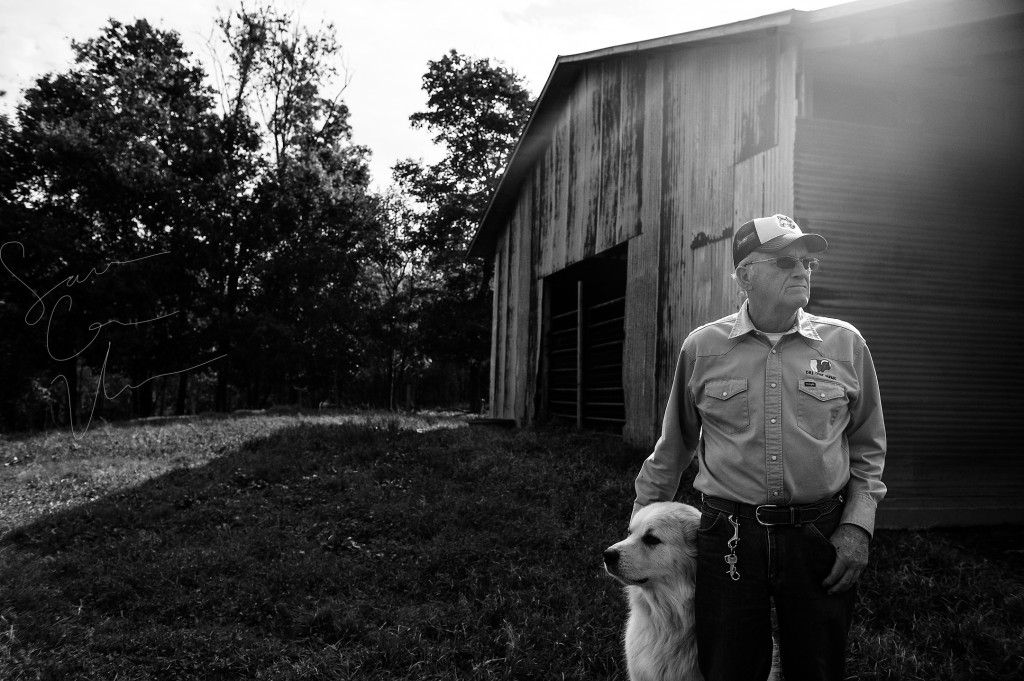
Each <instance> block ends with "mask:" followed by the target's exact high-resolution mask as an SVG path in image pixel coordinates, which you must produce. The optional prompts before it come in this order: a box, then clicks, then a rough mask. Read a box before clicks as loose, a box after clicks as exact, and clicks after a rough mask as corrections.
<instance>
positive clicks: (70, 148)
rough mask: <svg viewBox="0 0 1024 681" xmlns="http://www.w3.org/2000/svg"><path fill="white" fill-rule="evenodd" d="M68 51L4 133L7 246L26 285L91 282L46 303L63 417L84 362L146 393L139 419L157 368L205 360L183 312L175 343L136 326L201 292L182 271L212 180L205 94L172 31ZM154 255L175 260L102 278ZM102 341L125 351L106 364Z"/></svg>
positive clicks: (119, 27) (139, 395) (137, 29)
mask: <svg viewBox="0 0 1024 681" xmlns="http://www.w3.org/2000/svg"><path fill="white" fill-rule="evenodd" d="M73 49H74V51H75V66H74V67H73V68H71V69H70V70H68V71H67V72H65V73H61V74H56V75H54V74H51V75H47V76H44V77H42V78H40V79H39V80H38V81H37V83H36V85H35V87H33V88H30V89H29V90H28V91H27V92H26V93H25V104H24V105H23V106H22V107H21V108H20V109H19V111H18V115H17V127H16V128H15V129H13V130H12V131H11V132H10V135H11V148H12V149H13V153H12V154H11V155H10V156H9V157H8V158H7V159H6V163H5V165H6V167H7V170H8V173H10V174H9V176H8V177H9V178H11V180H10V183H9V185H8V187H7V197H8V200H7V201H6V205H5V211H4V212H5V216H4V217H5V218H6V219H5V221H4V222H5V225H4V227H5V234H4V239H3V241H5V242H11V243H12V244H14V243H16V244H18V245H19V246H20V249H19V250H20V251H21V253H17V254H15V255H16V257H17V259H18V267H19V271H20V272H21V273H22V274H23V275H24V276H23V277H22V279H23V280H24V281H30V282H34V284H35V285H42V284H43V283H44V282H51V283H52V282H53V281H60V279H61V278H62V277H67V276H68V275H72V276H76V277H81V278H83V279H84V280H85V281H81V282H76V289H75V294H76V295H75V296H74V297H73V298H68V300H67V302H66V306H67V309H63V308H61V307H60V304H59V302H58V301H55V300H50V301H48V302H49V307H48V310H49V315H50V317H51V321H52V322H53V323H55V324H56V327H55V329H53V328H51V333H50V334H48V338H49V339H50V340H54V339H57V345H58V347H56V348H54V347H49V346H48V347H47V354H48V355H49V358H50V360H51V363H52V361H57V363H58V364H59V365H61V366H60V367H59V368H58V369H59V371H60V373H61V375H62V376H64V377H65V379H66V381H67V390H68V393H69V395H68V402H69V404H70V411H71V414H70V415H69V416H70V417H71V418H74V416H75V411H76V410H77V406H78V399H77V394H78V384H77V379H78V375H79V372H80V370H81V369H82V365H83V364H86V365H90V366H92V367H96V368H98V367H100V366H101V365H104V366H105V367H106V371H107V373H108V376H110V375H113V374H114V373H118V374H121V375H123V376H124V378H125V381H126V382H128V383H130V384H132V385H137V386H139V388H138V389H137V390H135V391H133V395H134V396H135V398H136V411H137V413H141V414H143V415H145V414H147V413H149V411H150V410H151V408H152V400H151V399H150V396H151V388H152V386H151V385H150V384H148V383H147V381H148V380H149V379H150V378H151V376H152V375H153V374H154V372H156V371H158V370H160V369H161V368H169V367H178V366H181V362H183V361H190V362H192V363H194V362H195V357H194V355H197V354H198V355H201V354H203V349H202V348H201V347H200V346H199V342H198V340H197V335H196V333H195V332H194V325H192V324H188V323H186V322H185V321H184V318H182V319H179V320H173V321H171V322H168V323H169V324H171V325H172V328H173V329H175V330H176V331H177V332H178V334H179V335H178V336H177V337H176V338H175V339H174V342H167V340H166V339H167V338H168V336H169V335H173V332H172V333H170V334H169V333H168V330H167V328H166V327H165V328H162V329H160V331H157V329H156V328H155V327H154V326H151V325H148V324H144V323H141V322H143V321H144V320H148V319H152V318H158V317H161V316H162V315H166V314H171V313H172V312H174V311H175V310H177V309H179V307H180V305H181V304H182V303H183V302H185V301H191V300H192V299H193V298H194V295H195V293H196V291H197V290H198V288H199V286H200V281H199V279H198V277H197V276H196V270H195V269H194V268H192V267H189V266H188V263H190V262H191V260H192V259H191V255H192V254H193V253H194V250H195V249H194V245H195V242H196V233H195V225H196V224H197V222H199V221H198V220H197V211H198V210H199V207H200V206H201V205H202V204H203V203H204V200H205V199H204V195H205V193H206V191H207V190H206V189H205V188H206V187H207V186H208V184H209V180H210V178H211V177H212V174H211V172H210V163H209V162H208V160H209V153H208V152H207V149H208V148H209V147H210V144H209V140H210V137H211V134H212V132H213V129H214V124H215V119H214V118H213V116H212V112H211V100H210V96H209V95H210V93H209V91H208V90H207V89H206V88H204V87H203V85H202V80H203V77H204V75H203V72H202V70H201V69H199V68H198V67H196V66H194V65H192V64H191V63H190V62H189V57H188V55H187V53H186V52H185V51H184V50H183V49H182V46H181V42H180V39H179V38H178V36H177V34H175V33H173V32H165V31H160V30H157V29H154V28H153V27H152V26H150V25H149V24H148V23H147V22H145V21H138V22H136V23H135V24H132V25H125V24H121V23H119V22H116V21H111V22H110V24H109V25H108V26H107V27H105V29H104V30H103V31H102V33H101V34H100V35H99V36H98V37H97V38H94V39H92V40H89V41H86V42H84V43H73ZM13 251H14V248H13V247H12V249H11V251H9V253H8V254H9V255H11V254H12V253H13ZM158 253H165V254H167V256H166V257H164V258H163V259H156V260H153V261H152V262H151V263H147V265H149V266H148V267H144V268H143V267H137V268H135V270H134V271H131V272H130V273H129V276H114V275H113V274H112V273H111V275H110V276H100V275H101V274H102V275H106V274H107V271H108V269H109V267H108V265H109V263H112V262H128V261H131V260H135V259H138V258H139V257H140V256H145V255H147V254H158ZM115 269H116V268H115ZM90 273H92V274H90ZM10 281H11V280H10V279H8V282H7V284H8V291H9V295H5V300H6V301H7V302H8V304H10V305H11V306H12V307H14V308H18V310H19V311H20V312H26V311H27V312H29V313H31V312H33V307H32V305H33V302H34V301H33V300H32V299H31V298H30V297H29V298H26V296H25V293H26V291H25V290H21V291H12V290H10V288H9V287H10ZM23 288H24V287H23ZM43 290H45V289H43ZM55 297H56V296H55ZM55 307H56V308H59V309H56V310H55ZM26 308H27V310H26ZM56 312H59V314H57V313H56ZM29 318H32V319H34V318H35V317H34V316H33V315H32V314H29ZM22 319H25V317H24V315H23V317H22ZM108 320H116V321H117V322H118V323H116V324H106V325H104V326H103V328H102V329H101V331H102V333H96V329H94V328H92V325H95V324H102V323H105V322H107V321H108ZM51 325H52V324H51ZM24 326H25V323H24V321H23V322H21V324H19V327H17V328H22V327H24ZM23 330H24V329H23ZM101 336H102V337H101ZM104 341H106V342H104ZM108 343H109V344H110V345H115V344H116V345H117V347H118V352H116V353H107V354H109V355H112V357H111V358H110V361H109V362H108V361H107V360H106V355H104V352H103V349H104V348H105V347H106V346H107V344H108ZM56 372H57V370H54V371H53V373H56Z"/></svg>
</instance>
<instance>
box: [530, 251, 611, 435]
mask: <svg viewBox="0 0 1024 681" xmlns="http://www.w3.org/2000/svg"><path fill="white" fill-rule="evenodd" d="M544 290H545V329H546V333H545V348H546V352H545V363H544V381H543V385H544V386H545V390H544V396H543V397H544V399H543V403H542V404H543V407H542V408H543V409H544V411H545V412H546V414H547V416H549V417H551V418H554V419H558V420H562V421H567V422H570V423H574V424H575V425H576V427H577V428H588V429H593V430H611V431H615V432H621V430H622V427H623V425H624V424H625V422H626V409H625V398H624V393H623V389H622V348H623V342H624V340H625V311H626V249H625V247H622V248H616V249H613V250H611V251H607V252H605V253H603V254H601V255H600V256H597V257H594V258H590V259H588V260H586V261H584V262H582V263H579V264H577V265H574V266H572V267H569V268H567V269H565V270H562V271H561V272H557V273H555V274H553V275H551V276H550V277H548V278H547V280H546V281H545V287H544Z"/></svg>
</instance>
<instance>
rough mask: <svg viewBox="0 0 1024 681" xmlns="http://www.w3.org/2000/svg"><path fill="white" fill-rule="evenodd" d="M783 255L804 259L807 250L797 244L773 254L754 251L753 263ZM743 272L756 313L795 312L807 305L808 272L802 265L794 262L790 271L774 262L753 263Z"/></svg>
mask: <svg viewBox="0 0 1024 681" xmlns="http://www.w3.org/2000/svg"><path fill="white" fill-rule="evenodd" d="M782 255H790V256H793V257H794V258H803V257H804V256H806V255H807V247H806V246H804V245H803V244H802V243H800V242H797V243H794V244H790V245H789V246H787V247H786V248H784V249H782V250H781V251H776V252H774V253H761V252H757V253H755V254H754V260H766V259H768V258H777V257H779V256H782ZM746 269H747V270H748V272H749V277H750V279H749V281H750V285H751V286H750V289H749V290H748V291H747V297H748V298H750V304H751V306H753V307H754V309H756V310H764V311H766V312H767V311H769V310H780V311H782V310H785V311H787V312H796V310H797V309H798V308H801V307H804V306H806V305H807V303H808V302H809V301H810V299H811V273H810V272H808V271H807V269H806V268H805V267H804V266H803V263H800V262H797V264H796V267H794V268H793V269H791V270H784V269H781V268H779V267H778V266H776V264H775V263H774V262H755V263H753V264H751V265H747V267H746Z"/></svg>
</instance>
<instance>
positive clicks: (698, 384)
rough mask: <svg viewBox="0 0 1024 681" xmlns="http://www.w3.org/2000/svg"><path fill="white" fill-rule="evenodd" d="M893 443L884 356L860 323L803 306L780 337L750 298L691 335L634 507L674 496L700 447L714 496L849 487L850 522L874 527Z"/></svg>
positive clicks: (788, 494)
mask: <svg viewBox="0 0 1024 681" xmlns="http://www.w3.org/2000/svg"><path fill="white" fill-rule="evenodd" d="M885 446H886V442H885V425H884V423H883V421H882V406H881V401H880V397H879V392H878V380H877V377H876V375H875V367H874V363H873V362H872V360H871V353H870V352H869V351H868V347H867V344H866V343H865V342H864V338H863V337H862V336H861V335H860V333H859V332H858V331H857V329H855V328H854V327H853V326H851V325H850V324H847V323H846V322H842V321H839V320H837V319H830V318H828V317H819V316H816V315H811V314H807V313H806V312H804V311H803V310H802V309H801V310H799V311H798V312H797V319H796V324H795V325H794V327H793V329H791V330H790V331H789V332H788V333H786V334H784V335H783V336H782V338H781V339H779V341H778V342H777V343H776V344H775V345H774V346H773V345H772V343H771V341H770V340H769V339H768V337H767V336H766V335H765V334H763V333H761V332H760V331H758V330H757V329H756V328H755V327H754V324H753V322H751V320H750V314H749V312H748V310H747V303H746V302H744V304H743V306H742V307H741V308H740V310H739V312H737V313H735V314H731V315H729V316H728V317H723V318H722V319H719V320H718V321H715V322H712V323H710V324H706V325H704V326H702V327H700V328H698V329H696V330H694V331H693V332H692V333H691V334H690V335H689V336H688V337H687V338H686V340H685V341H684V342H683V347H682V351H681V352H680V355H679V362H678V364H677V366H676V374H675V380H674V381H673V384H672V390H671V393H670V395H669V400H668V404H667V406H666V408H665V417H664V420H663V422H662V431H661V437H660V438H659V440H658V443H657V444H656V445H655V447H654V451H653V452H652V453H651V455H650V456H649V457H648V458H647V460H646V461H645V462H644V464H643V466H642V467H641V469H640V474H639V475H638V476H637V479H636V503H635V504H634V507H633V512H634V513H636V511H637V510H638V509H639V508H641V507H643V506H646V505H647V504H649V503H652V502H655V501H665V500H669V499H672V498H673V497H674V496H675V493H676V490H677V489H678V487H679V480H680V478H681V476H682V474H683V472H684V471H685V470H686V468H687V466H689V465H690V462H691V461H692V460H693V457H694V455H696V456H697V457H698V458H699V468H700V470H699V472H698V474H697V477H696V479H695V480H694V483H693V486H694V488H695V489H697V490H698V491H700V492H703V493H704V494H706V495H710V496H715V497H721V498H724V499H730V500H732V501H737V502H741V503H746V504H758V505H759V504H772V505H777V506H787V505H791V504H809V503H813V502H816V501H820V500H822V499H826V498H828V497H831V496H833V495H835V494H836V493H838V492H840V491H845V498H846V506H845V508H844V510H843V518H842V522H844V523H852V524H854V525H858V526H860V527H862V528H864V529H865V530H867V532H868V533H869V534H874V527H875V508H876V506H877V504H878V502H879V501H880V500H881V499H882V497H883V496H885V485H884V484H883V483H882V480H881V477H882V468H883V466H884V463H885Z"/></svg>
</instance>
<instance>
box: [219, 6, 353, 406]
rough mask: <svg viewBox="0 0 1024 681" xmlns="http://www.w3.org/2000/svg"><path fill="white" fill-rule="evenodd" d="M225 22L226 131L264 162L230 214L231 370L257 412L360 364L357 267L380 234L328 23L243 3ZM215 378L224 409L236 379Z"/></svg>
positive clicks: (225, 342)
mask: <svg viewBox="0 0 1024 681" xmlns="http://www.w3.org/2000/svg"><path fill="white" fill-rule="evenodd" d="M218 26H219V27H220V29H221V33H222V36H223V39H224V43H225V45H226V46H227V47H228V50H229V58H228V62H229V64H230V68H231V71H230V74H229V75H227V76H223V77H222V79H223V81H224V83H225V87H224V89H223V93H222V102H223V106H225V117H226V120H227V121H228V127H229V129H230V128H232V126H234V127H235V128H237V129H245V128H248V129H251V130H253V131H255V132H256V133H257V134H258V135H259V137H260V142H261V144H260V150H261V153H262V154H263V156H264V158H265V163H264V165H263V166H262V167H261V168H260V170H259V172H258V173H256V174H255V175H254V177H253V179H252V184H251V188H247V190H246V191H245V192H244V200H243V201H242V202H240V204H239V206H238V207H237V210H235V211H232V212H230V213H229V214H228V215H229V219H228V222H229V223H230V224H231V225H232V227H231V228H230V229H228V230H226V231H227V233H228V234H230V235H232V238H230V239H229V240H228V241H229V243H230V245H231V252H232V253H231V255H233V257H231V256H229V257H228V261H229V262H232V263H233V265H232V266H230V267H228V268H227V270H226V271H225V276H224V284H223V286H222V291H223V305H222V306H221V308H222V310H223V314H224V316H225V317H226V321H230V325H229V324H225V326H224V329H225V330H227V329H231V333H225V334H224V335H223V336H222V338H221V347H222V348H223V349H225V351H229V350H230V351H233V355H234V359H233V360H232V362H231V363H230V364H229V366H228V367H227V368H228V369H229V370H230V371H231V372H232V374H233V377H234V379H235V380H236V381H237V382H239V383H240V384H242V386H243V387H244V392H245V394H246V400H247V402H248V403H249V404H250V405H251V406H256V403H259V402H262V401H266V400H268V399H270V398H271V396H275V397H276V398H277V399H287V400H288V401H296V400H297V399H299V398H300V397H301V396H302V395H304V394H319V395H321V396H323V397H329V396H332V395H336V394H337V393H338V391H339V385H342V384H344V382H345V381H346V380H347V379H348V378H349V377H350V376H351V375H352V374H353V373H354V371H355V370H356V366H357V365H358V363H359V361H360V360H359V357H358V353H357V352H356V351H355V350H354V349H355V348H358V347H360V345H361V344H360V343H358V342H357V341H356V340H355V338H356V337H357V335H358V333H359V332H360V330H361V314H362V310H363V308H364V303H365V301H364V299H363V297H362V296H363V294H364V292H365V288H364V287H361V286H360V285H359V282H358V278H359V276H360V274H361V268H360V267H359V260H360V258H361V257H362V253H363V243H364V241H365V240H366V235H367V234H368V233H369V232H370V231H371V230H372V229H373V221H372V219H371V217H370V203H369V199H368V197H367V186H368V184H369V171H368V168H367V164H366V155H367V154H368V151H367V150H366V149H365V148H364V147H360V146H358V145H355V144H353V143H352V135H351V132H352V131H351V127H350V125H349V110H348V108H347V106H346V105H345V103H344V101H343V100H342V97H341V95H342V92H343V91H344V84H340V85H338V84H337V83H336V80H337V78H338V77H339V75H340V74H341V72H342V71H343V69H342V68H341V66H340V55H341V47H340V45H339V44H338V42H337V39H336V37H335V32H334V27H333V26H332V25H331V24H324V25H321V26H320V27H319V28H317V29H309V28H307V27H304V26H301V25H299V24H298V23H297V21H296V20H295V17H294V16H293V15H286V14H282V13H280V12H279V11H278V10H276V9H274V8H273V7H270V6H267V7H262V8H255V9H251V8H247V7H245V6H243V7H242V9H241V10H239V11H237V12H235V13H233V14H230V15H228V16H226V17H224V18H222V19H221V20H220V21H219V22H218ZM221 73H222V74H223V73H225V71H223V70H222V71H221ZM331 88H335V89H334V90H331ZM327 92H330V94H325V93H327ZM232 121H234V123H232ZM241 194H242V192H239V195H241ZM219 378H220V380H219V382H218V385H219V388H220V390H219V391H218V392H219V400H218V402H219V403H221V402H226V395H225V394H224V391H225V389H226V385H227V382H228V378H229V376H228V374H227V372H222V373H221V375H220V377H219Z"/></svg>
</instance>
